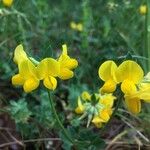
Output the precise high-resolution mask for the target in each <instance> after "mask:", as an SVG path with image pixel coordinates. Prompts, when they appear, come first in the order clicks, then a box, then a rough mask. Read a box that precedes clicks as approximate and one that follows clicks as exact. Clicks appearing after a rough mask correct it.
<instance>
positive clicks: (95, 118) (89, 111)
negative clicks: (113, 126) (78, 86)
mask: <svg viewBox="0 0 150 150" xmlns="http://www.w3.org/2000/svg"><path fill="white" fill-rule="evenodd" d="M115 99H116V98H115V97H114V96H113V95H112V94H104V95H102V94H100V93H94V94H92V95H90V94H89V93H88V92H87V91H84V92H83V93H82V94H81V96H79V97H78V106H77V108H76V109H75V112H76V113H77V114H82V116H81V118H84V117H86V116H88V122H87V127H88V126H89V124H90V122H92V123H94V125H95V126H96V127H98V128H100V127H101V126H102V124H103V123H106V122H108V120H109V119H110V116H111V114H112V111H113V109H112V107H113V104H114V100H115ZM81 118H80V119H81Z"/></svg>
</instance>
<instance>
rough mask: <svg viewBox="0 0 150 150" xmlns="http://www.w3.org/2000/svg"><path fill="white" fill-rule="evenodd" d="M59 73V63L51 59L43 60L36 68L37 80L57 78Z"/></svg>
mask: <svg viewBox="0 0 150 150" xmlns="http://www.w3.org/2000/svg"><path fill="white" fill-rule="evenodd" d="M59 71H60V65H59V63H58V62H57V61H56V60H55V59H53V58H45V59H43V60H42V61H41V62H40V63H39V64H38V66H37V74H38V78H39V79H44V78H45V77H48V76H54V77H56V76H58V74H59Z"/></svg>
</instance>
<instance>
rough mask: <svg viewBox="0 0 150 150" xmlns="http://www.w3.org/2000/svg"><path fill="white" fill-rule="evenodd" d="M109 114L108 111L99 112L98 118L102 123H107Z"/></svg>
mask: <svg viewBox="0 0 150 150" xmlns="http://www.w3.org/2000/svg"><path fill="white" fill-rule="evenodd" d="M109 113H110V109H104V110H102V111H101V112H100V114H99V117H100V118H101V119H102V122H108V120H109V119H110V116H109Z"/></svg>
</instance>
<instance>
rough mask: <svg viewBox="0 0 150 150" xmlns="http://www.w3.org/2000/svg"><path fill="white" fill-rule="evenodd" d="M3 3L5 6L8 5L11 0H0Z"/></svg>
mask: <svg viewBox="0 0 150 150" xmlns="http://www.w3.org/2000/svg"><path fill="white" fill-rule="evenodd" d="M2 1H3V4H4V5H5V6H7V7H10V6H11V5H12V3H13V0H2Z"/></svg>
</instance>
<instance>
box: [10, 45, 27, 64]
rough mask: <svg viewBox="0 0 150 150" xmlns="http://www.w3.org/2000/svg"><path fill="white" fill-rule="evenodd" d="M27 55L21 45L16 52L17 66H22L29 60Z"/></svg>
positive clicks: (15, 60)
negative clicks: (21, 64) (22, 63)
mask: <svg viewBox="0 0 150 150" xmlns="http://www.w3.org/2000/svg"><path fill="white" fill-rule="evenodd" d="M27 59H28V58H27V54H26V52H25V51H24V50H23V46H22V45H21V44H20V45H18V46H17V47H16V49H15V52H14V58H13V60H14V62H15V63H16V64H20V63H21V62H22V61H24V60H27Z"/></svg>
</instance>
